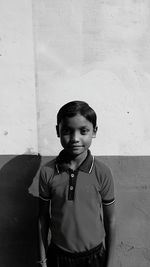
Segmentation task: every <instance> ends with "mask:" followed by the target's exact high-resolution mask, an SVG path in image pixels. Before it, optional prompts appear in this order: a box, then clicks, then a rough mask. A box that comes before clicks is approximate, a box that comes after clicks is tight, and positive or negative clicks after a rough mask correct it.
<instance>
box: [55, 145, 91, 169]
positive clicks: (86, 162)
mask: <svg viewBox="0 0 150 267" xmlns="http://www.w3.org/2000/svg"><path fill="white" fill-rule="evenodd" d="M67 160H68V155H67V154H66V153H65V151H64V150H62V151H61V152H60V154H59V155H58V157H57V158H56V169H57V172H58V173H60V172H62V171H64V170H65V168H63V166H62V163H65V162H66V163H67ZM93 164H94V157H93V156H92V155H91V152H90V150H88V154H87V157H86V158H85V160H84V161H83V162H82V164H81V165H80V166H79V167H78V170H80V171H83V172H86V173H91V171H92V168H93Z"/></svg>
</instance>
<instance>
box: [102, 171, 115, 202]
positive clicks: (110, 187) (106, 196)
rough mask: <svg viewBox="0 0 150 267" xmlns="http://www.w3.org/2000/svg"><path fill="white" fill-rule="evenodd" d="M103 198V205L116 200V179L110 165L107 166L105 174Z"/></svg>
mask: <svg viewBox="0 0 150 267" xmlns="http://www.w3.org/2000/svg"><path fill="white" fill-rule="evenodd" d="M101 198H102V203H103V205H110V204H112V203H113V202H114V201H115V194H114V180H113V176H112V172H111V170H110V169H109V168H108V167H107V168H106V170H105V174H104V176H103V181H102V187H101Z"/></svg>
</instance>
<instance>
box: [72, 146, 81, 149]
mask: <svg viewBox="0 0 150 267" xmlns="http://www.w3.org/2000/svg"><path fill="white" fill-rule="evenodd" d="M81 147H83V146H70V148H72V149H76V148H81Z"/></svg>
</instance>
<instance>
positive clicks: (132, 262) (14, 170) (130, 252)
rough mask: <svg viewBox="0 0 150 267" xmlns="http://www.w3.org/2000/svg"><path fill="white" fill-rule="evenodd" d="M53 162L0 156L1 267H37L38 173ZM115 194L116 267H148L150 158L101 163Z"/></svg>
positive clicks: (110, 160)
mask: <svg viewBox="0 0 150 267" xmlns="http://www.w3.org/2000/svg"><path fill="white" fill-rule="evenodd" d="M51 158H52V157H50V158H49V157H42V158H41V157H40V156H34V155H20V156H11V155H9V156H6V155H5V156H2V155H1V156H0V266H1V267H10V266H11V267H35V266H37V265H36V259H37V216H38V174H39V168H40V166H41V165H43V164H44V163H45V162H47V161H48V160H50V159H51ZM98 158H99V160H101V161H103V162H104V163H106V164H107V165H108V166H110V167H111V169H112V172H113V175H114V181H115V188H116V210H117V242H116V253H115V262H116V264H115V267H131V266H132V267H137V266H138V267H149V266H150V157H145V156H140V157H121V156H117V157H116V156H107V157H101V156H100V157H98Z"/></svg>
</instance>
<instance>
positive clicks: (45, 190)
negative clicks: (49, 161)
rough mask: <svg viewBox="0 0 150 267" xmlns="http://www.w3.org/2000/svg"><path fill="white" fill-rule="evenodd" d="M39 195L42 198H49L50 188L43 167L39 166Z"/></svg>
mask: <svg viewBox="0 0 150 267" xmlns="http://www.w3.org/2000/svg"><path fill="white" fill-rule="evenodd" d="M39 197H40V198H41V199H43V200H47V201H48V200H50V188H49V183H48V177H47V173H46V170H45V168H44V167H43V168H41V171H40V175H39Z"/></svg>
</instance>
